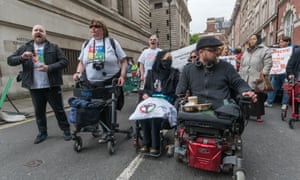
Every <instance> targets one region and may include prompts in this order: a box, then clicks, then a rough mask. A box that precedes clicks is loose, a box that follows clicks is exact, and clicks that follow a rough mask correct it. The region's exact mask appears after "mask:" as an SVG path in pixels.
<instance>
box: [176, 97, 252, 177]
mask: <svg viewBox="0 0 300 180" xmlns="http://www.w3.org/2000/svg"><path fill="white" fill-rule="evenodd" d="M237 102H238V104H236V103H235V104H229V105H225V106H224V109H223V110H224V111H223V112H218V113H217V112H216V110H215V111H212V110H211V111H210V112H209V111H203V112H199V111H197V112H185V111H184V109H183V108H182V107H183V106H184V102H183V103H181V105H180V106H179V110H178V119H177V131H176V133H175V152H174V157H175V158H176V160H177V161H178V162H183V163H186V164H187V165H188V166H190V167H194V168H198V169H203V170H207V171H214V172H225V173H230V172H231V173H233V179H236V180H244V179H246V172H245V169H244V168H243V158H242V147H243V146H242V145H243V144H242V138H241V134H242V132H243V130H244V126H245V122H246V121H247V120H246V117H247V112H249V106H250V103H251V98H250V97H240V98H239V100H238V101H237Z"/></svg>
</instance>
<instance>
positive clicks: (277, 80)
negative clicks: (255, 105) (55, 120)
mask: <svg viewBox="0 0 300 180" xmlns="http://www.w3.org/2000/svg"><path fill="white" fill-rule="evenodd" d="M285 79H286V74H274V75H271V83H272V86H273V87H274V91H272V92H269V93H268V97H267V102H268V103H269V104H273V102H274V100H275V96H276V93H277V91H278V90H280V89H281V87H282V85H283V84H284V81H285ZM288 98H289V97H288V95H287V94H286V92H285V91H283V92H282V100H281V104H287V103H288Z"/></svg>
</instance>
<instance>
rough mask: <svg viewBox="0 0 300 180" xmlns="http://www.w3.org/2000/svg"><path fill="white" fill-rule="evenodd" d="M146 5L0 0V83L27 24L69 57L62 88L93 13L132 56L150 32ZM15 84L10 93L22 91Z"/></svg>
mask: <svg viewBox="0 0 300 180" xmlns="http://www.w3.org/2000/svg"><path fill="white" fill-rule="evenodd" d="M149 7H150V6H149V1H148V0H139V1H135V0H76V1H75V0H64V1H62V0H9V1H8V0H7V1H3V0H2V1H0V14H1V15H0V30H1V34H0V85H1V88H2V89H3V86H4V85H5V83H6V81H7V79H8V77H9V76H13V77H16V76H17V74H18V72H19V71H20V70H21V66H17V67H11V66H8V65H7V57H8V56H9V55H10V54H12V53H13V52H14V51H16V50H17V48H19V47H20V46H21V45H22V44H24V43H25V42H27V41H28V40H30V39H31V29H32V26H33V25H35V24H41V25H43V26H45V28H46V30H47V39H48V40H50V41H51V42H53V43H56V44H58V45H59V46H60V47H61V48H62V49H63V50H64V52H65V53H66V55H67V57H68V60H69V67H68V69H66V70H65V71H64V88H70V87H72V85H73V84H74V82H73V80H72V74H73V73H74V72H75V71H76V66H77V64H78V61H77V57H78V55H79V52H80V48H81V46H82V43H83V42H84V41H85V40H86V39H89V38H90V34H89V28H88V26H89V23H90V20H91V19H92V18H95V17H96V18H100V19H102V20H103V21H104V22H105V23H106V24H107V26H108V28H109V33H110V36H111V37H113V38H115V39H117V40H118V41H119V42H120V44H121V46H122V47H123V48H124V50H125V51H126V54H127V55H128V57H131V58H133V59H135V60H136V59H137V58H138V57H139V55H140V52H141V50H142V48H143V47H145V46H147V45H148V37H149V36H150V34H151V32H150V29H149V24H150V19H149ZM162 31H163V30H162ZM187 32H188V31H187ZM174 42H175V41H174ZM20 86H21V85H20V84H19V83H17V82H16V81H14V82H13V83H12V86H11V88H10V90H9V93H10V94H14V95H22V94H23V95H24V94H27V90H24V89H23V88H21V87H20Z"/></svg>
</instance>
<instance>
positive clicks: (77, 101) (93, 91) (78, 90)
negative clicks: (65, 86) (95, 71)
mask: <svg viewBox="0 0 300 180" xmlns="http://www.w3.org/2000/svg"><path fill="white" fill-rule="evenodd" d="M117 82H118V79H116V78H114V79H112V85H107V86H104V87H97V88H86V87H84V86H82V84H83V83H82V82H81V81H79V82H77V84H76V87H75V88H74V89H73V93H74V96H75V98H70V99H69V104H70V106H71V107H72V109H71V114H72V113H73V118H74V120H73V121H74V122H73V123H74V125H75V131H74V132H73V133H72V139H73V140H74V150H75V151H76V152H81V151H82V148H83V143H82V138H81V137H80V136H79V135H78V134H79V133H81V132H90V133H91V134H92V136H93V137H100V136H101V133H100V132H101V131H100V129H99V127H100V126H101V127H102V132H106V133H107V138H106V141H105V142H106V143H107V149H108V152H109V154H110V155H112V154H114V153H115V145H116V139H115V136H114V135H115V133H124V134H126V137H127V138H128V139H129V138H131V135H132V132H133V128H132V127H130V128H129V129H127V130H121V129H119V124H118V123H117V100H118V99H117V95H118V93H120V89H119V88H122V87H118V86H117ZM107 108H109V109H110V112H107V113H108V114H109V115H108V116H106V117H110V122H111V125H110V127H109V126H108V125H107V124H105V123H104V119H102V118H103V117H101V113H102V112H103V111H105V109H107ZM72 111H73V112H72ZM71 114H70V116H72V115H71ZM70 121H71V120H70Z"/></svg>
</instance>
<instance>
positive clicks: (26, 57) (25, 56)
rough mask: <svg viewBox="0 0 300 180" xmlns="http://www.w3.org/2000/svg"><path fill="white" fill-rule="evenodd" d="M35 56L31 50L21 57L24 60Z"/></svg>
mask: <svg viewBox="0 0 300 180" xmlns="http://www.w3.org/2000/svg"><path fill="white" fill-rule="evenodd" d="M32 57H33V53H32V52H30V51H25V52H24V53H23V54H22V55H21V58H22V59H24V60H28V59H31V58H32Z"/></svg>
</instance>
